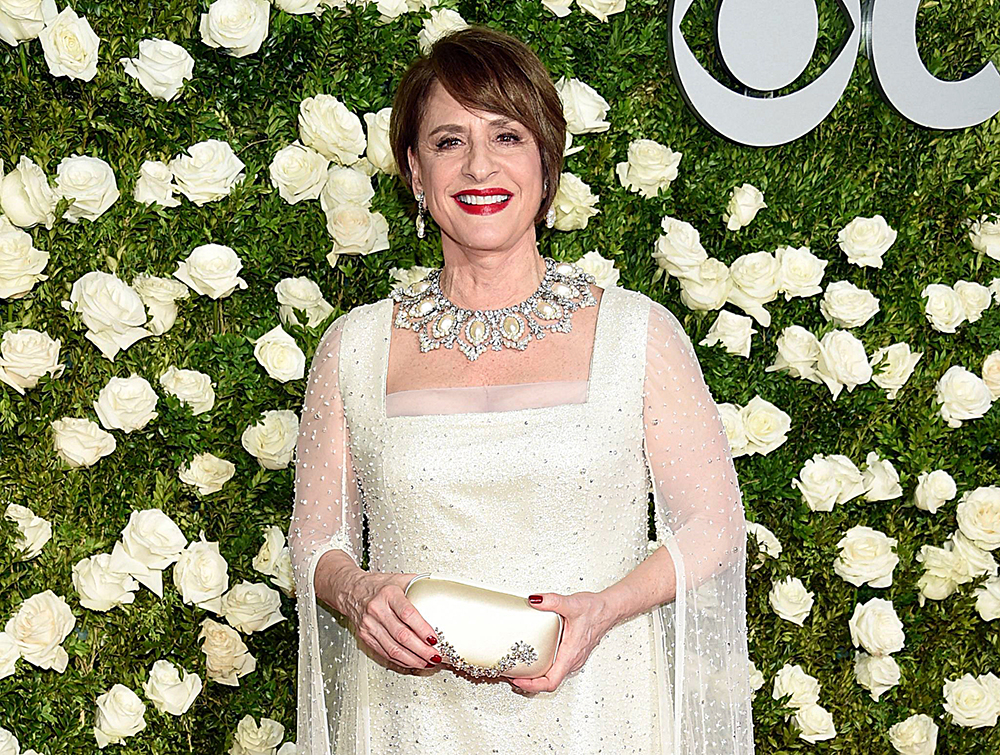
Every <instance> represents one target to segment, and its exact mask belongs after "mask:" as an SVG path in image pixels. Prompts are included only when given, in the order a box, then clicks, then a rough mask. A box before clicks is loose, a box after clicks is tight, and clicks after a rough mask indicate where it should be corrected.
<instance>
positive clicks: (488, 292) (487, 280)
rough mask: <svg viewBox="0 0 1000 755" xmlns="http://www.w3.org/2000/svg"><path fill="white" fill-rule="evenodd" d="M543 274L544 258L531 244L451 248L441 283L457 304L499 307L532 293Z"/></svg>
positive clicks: (513, 302)
mask: <svg viewBox="0 0 1000 755" xmlns="http://www.w3.org/2000/svg"><path fill="white" fill-rule="evenodd" d="M544 276H545V260H544V259H542V256H541V254H539V252H538V248H537V246H536V245H535V244H533V243H532V244H530V245H525V246H523V247H512V248H511V249H509V250H507V251H489V252H485V253H478V254H477V253H470V252H467V251H464V250H454V251H453V253H451V254H448V253H447V251H446V252H445V255H444V265H443V266H442V269H441V279H440V286H441V290H442V291H443V292H444V295H445V296H447V297H448V300H449V301H450V302H451V303H452V304H454V305H455V306H456V307H462V308H463V309H472V310H476V309H480V310H485V309H502V308H503V307H509V306H512V305H514V304H520V303H521V302H522V301H524V300H525V299H527V298H528V297H529V296H531V295H532V294H533V293H535V291H537V290H538V286H539V284H540V283H541V282H542V278H543V277H544Z"/></svg>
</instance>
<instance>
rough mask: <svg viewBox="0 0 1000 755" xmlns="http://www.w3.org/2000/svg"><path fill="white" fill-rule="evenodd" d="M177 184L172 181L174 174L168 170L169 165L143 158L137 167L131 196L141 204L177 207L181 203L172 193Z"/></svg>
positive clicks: (175, 189)
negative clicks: (136, 177)
mask: <svg viewBox="0 0 1000 755" xmlns="http://www.w3.org/2000/svg"><path fill="white" fill-rule="evenodd" d="M176 191H177V185H176V184H175V183H174V174H173V173H171V172H170V168H169V166H167V164H166V163H165V162H161V161H160V160H145V161H143V163H142V166H141V167H140V168H139V178H138V179H137V180H136V182H135V189H134V190H133V192H132V196H133V198H134V199H135V201H136V202H142V203H143V204H153V203H154V202H155V203H156V204H160V205H163V206H164V207H177V205H179V204H180V203H181V200H179V199H178V198H177V197H175V196H174V193H175V192H176Z"/></svg>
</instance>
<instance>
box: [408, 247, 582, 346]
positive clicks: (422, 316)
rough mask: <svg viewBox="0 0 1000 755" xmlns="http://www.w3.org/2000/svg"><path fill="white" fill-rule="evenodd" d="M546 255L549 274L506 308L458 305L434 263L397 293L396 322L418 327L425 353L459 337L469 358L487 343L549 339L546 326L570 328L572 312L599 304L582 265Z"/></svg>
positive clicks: (559, 329) (515, 343) (525, 343)
mask: <svg viewBox="0 0 1000 755" xmlns="http://www.w3.org/2000/svg"><path fill="white" fill-rule="evenodd" d="M543 259H544V260H545V276H544V277H543V278H542V281H541V283H540V284H539V286H538V289H537V290H536V291H535V293H533V294H532V295H531V296H529V297H528V298H527V299H525V300H524V301H523V302H521V303H520V304H515V305H514V306H512V307H504V308H502V309H486V310H479V309H477V310H475V311H473V310H471V309H464V308H462V307H456V306H455V305H454V304H452V303H451V302H450V301H449V300H448V298H447V297H446V296H445V295H444V292H443V291H442V290H441V285H440V280H441V268H435V269H434V270H432V271H431V272H429V273H428V274H427V277H425V278H424V279H423V280H420V281H417V282H416V283H412V284H410V285H409V286H406V287H403V288H400V289H397V290H396V291H395V292H393V299H394V300H395V301H398V302H400V307H399V311H398V312H397V313H396V320H395V322H394V325H395V327H397V328H410V329H411V330H415V331H418V332H419V334H420V351H421V352H424V353H426V352H428V351H431V350H432V349H436V348H438V347H440V346H444V347H445V348H446V349H451V348H453V347H454V346H455V343H456V342H457V343H458V348H459V349H460V350H461V351H462V353H463V354H465V356H466V357H468V358H469V360H470V361H475V360H476V359H477V358H478V357H479V355H480V354H482V353H483V352H484V351H486V349H487V347H490V348H492V349H493V351H501V350H502V349H503V347H505V346H506V347H507V348H509V349H517V350H518V351H524V350H525V348H527V346H528V343H530V342H531V340H532V338H539V339H541V338H544V337H545V331H547V330H549V331H557V332H560V333H568V332H570V331H571V330H572V329H573V324H572V321H571V320H572V316H573V313H574V312H576V310H577V309H579V308H580V307H593V306H595V305H596V304H597V300H596V299H595V298H594V295H593V294H592V293H591V292H590V285H589V284H591V283H595V282H596V278H595V277H594V276H593V275H591V274H590V273H587V272H585V271H584V270H583V268H581V267H580V266H579V265H575V264H573V263H570V262H560V263H557V262H556V261H555V260H553V259H552V258H551V257H543ZM536 318H537V319H536ZM456 325H457V326H458V327H454V326H456Z"/></svg>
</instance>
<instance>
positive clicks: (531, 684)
mask: <svg viewBox="0 0 1000 755" xmlns="http://www.w3.org/2000/svg"><path fill="white" fill-rule="evenodd" d="M534 594H535V595H541V596H542V602H541V603H530V604H529V605H531V607H532V608H535V609H537V610H539V611H555V612H556V613H559V614H562V617H563V624H564V626H563V635H562V640H560V642H559V650H558V651H557V652H556V659H555V661H554V662H553V664H552V666H551V668H549V670H548V672H547V673H546V675H545V676H536V677H532V678H527V677H525V678H520V677H517V678H515V677H507V679H508V680H509V681H510V683H511V684H512V685H513V686H515V687H516V688H518V689H521V690H524V691H525V692H553V691H555V689H556V688H557V687H558V686H559V685H560V684H561V683H562V680H563V679H565V678H566V676H567V675H568V674H571V673H573V672H574V671H576V670H577V669H578V668H580V667H581V666H583V664H584V662H585V661H586V660H587V658H589V657H590V653H591V652H592V651H593V649H594V648H595V647H597V643H599V642H600V641H601V638H602V637H604V635H605V634H607V632H608V630H609V629H611V627H612V626H614V624H615V619H616V616H615V612H614V610H613V607H612V606H611V605H610V604H609V601H608V598H607V596H606V595H603V594H601V593H595V592H588V591H583V592H575V593H572V594H571V595H560V594H559V593H554V592H540V593H534Z"/></svg>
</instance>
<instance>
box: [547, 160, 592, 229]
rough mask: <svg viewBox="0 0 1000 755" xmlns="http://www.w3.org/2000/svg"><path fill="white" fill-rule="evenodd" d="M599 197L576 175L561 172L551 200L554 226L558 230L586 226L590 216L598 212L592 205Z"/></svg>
mask: <svg viewBox="0 0 1000 755" xmlns="http://www.w3.org/2000/svg"><path fill="white" fill-rule="evenodd" d="M599 198H600V195H598V194H593V193H592V192H591V191H590V186H588V185H587V184H585V183H584V182H583V181H581V180H580V178H579V177H578V176H575V175H573V174H572V173H563V174H562V176H561V177H560V179H559V188H558V190H557V191H556V196H555V199H554V200H553V202H552V206H553V207H554V208H555V211H556V222H555V228H556V229H557V230H560V231H573V230H578V229H582V228H586V227H587V223H588V222H589V220H590V218H592V217H593V216H594V215H596V214H597V213H599V212H600V210H599V209H597V208H596V207H595V206H594V205H596V204H597V200H598V199H599Z"/></svg>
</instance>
